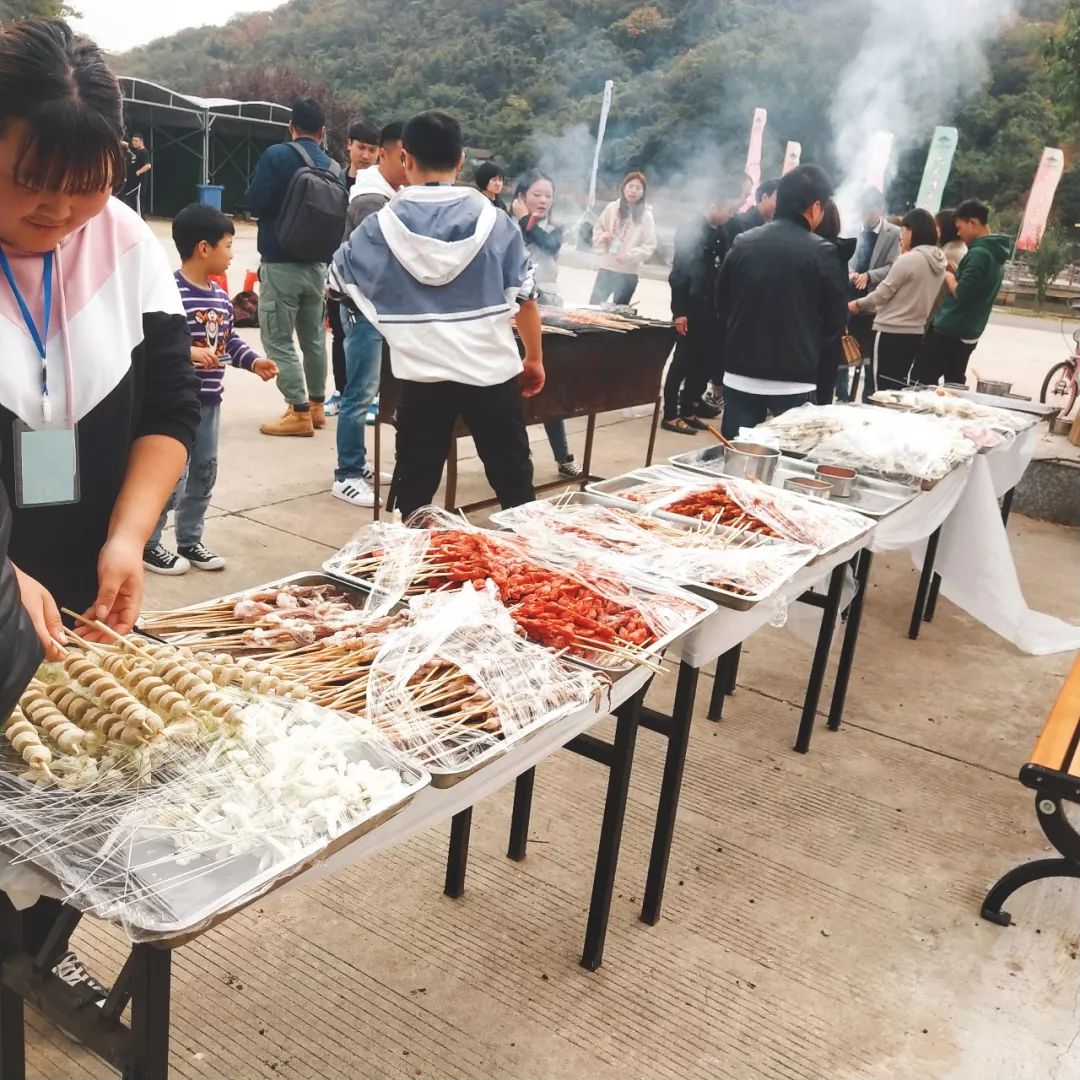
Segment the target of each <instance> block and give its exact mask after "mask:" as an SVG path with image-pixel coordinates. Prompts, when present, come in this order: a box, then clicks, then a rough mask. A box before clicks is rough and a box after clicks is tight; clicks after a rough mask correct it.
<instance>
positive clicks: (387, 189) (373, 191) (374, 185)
mask: <svg viewBox="0 0 1080 1080" xmlns="http://www.w3.org/2000/svg"><path fill="white" fill-rule="evenodd" d="M394 194H395V192H394V189H393V187H392V186H391V185H390V183H389V181H388V180H387V179H386V177H385V176H383V174H382V173H381V172H380V171H379V166H378V165H369V166H368V167H367V168H366V169H361V170H360V171H359V172H358V173H357V174H356V179H355V180H354V181H353V186H352V189H351V191H350V192H349V201H350V202H351V201H352V200H353V199H355V198H356V197H357V196H358V195H385V196H386V198H388V199H392V198H393V197H394Z"/></svg>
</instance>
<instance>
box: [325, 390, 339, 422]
mask: <svg viewBox="0 0 1080 1080" xmlns="http://www.w3.org/2000/svg"><path fill="white" fill-rule="evenodd" d="M340 408H341V395H340V394H339V393H338V392H337V391H336V390H335V391H334V392H333V393H332V394H331V395H330V396H329V397H328V398H327V399H326V401H325V403H324V404H323V413H324V414H325V415H326V416H337V414H338V410H339V409H340Z"/></svg>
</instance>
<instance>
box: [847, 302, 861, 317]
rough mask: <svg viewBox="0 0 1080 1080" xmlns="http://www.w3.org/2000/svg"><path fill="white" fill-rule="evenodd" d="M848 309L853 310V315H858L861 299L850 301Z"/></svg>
mask: <svg viewBox="0 0 1080 1080" xmlns="http://www.w3.org/2000/svg"><path fill="white" fill-rule="evenodd" d="M847 309H848V311H850V312H851V314H852V315H858V314H859V301H858V300H851V301H849V302H848V306H847Z"/></svg>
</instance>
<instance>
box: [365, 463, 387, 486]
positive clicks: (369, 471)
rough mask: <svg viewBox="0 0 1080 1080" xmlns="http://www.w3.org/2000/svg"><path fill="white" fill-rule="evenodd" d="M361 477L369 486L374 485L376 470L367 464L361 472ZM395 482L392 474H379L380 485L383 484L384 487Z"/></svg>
mask: <svg viewBox="0 0 1080 1080" xmlns="http://www.w3.org/2000/svg"><path fill="white" fill-rule="evenodd" d="M360 475H361V476H362V477H363V478H364V479H365V480H366V481H367V482H368V483H369V484H374V483H375V470H374V469H373V468H372V467H371V466H370V465H367V464H365V465H364V467H363V468H362V469H361V470H360ZM393 481H394V478H393V476H392V475H391V474H390V473H385V472H380V473H379V483H380V484H383V485H386V484H391V483H393Z"/></svg>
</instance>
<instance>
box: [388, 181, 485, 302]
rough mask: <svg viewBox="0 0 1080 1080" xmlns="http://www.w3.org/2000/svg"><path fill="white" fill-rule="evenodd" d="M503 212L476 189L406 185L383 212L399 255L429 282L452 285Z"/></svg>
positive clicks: (421, 279)
mask: <svg viewBox="0 0 1080 1080" xmlns="http://www.w3.org/2000/svg"><path fill="white" fill-rule="evenodd" d="M498 216H499V211H498V210H496V209H495V207H494V206H492V204H491V203H490V202H489V201H488V200H487V199H486V198H485V197H484V196H483V195H482V194H481V193H480V192H479V191H477V190H476V189H475V188H468V187H457V186H455V185H452V184H438V185H431V186H428V185H425V186H423V187H407V188H402V189H401V191H399V192H398V193H397V194H396V195H395V196H394V197H393V198H392V199H391V200H390V201H389V202H388V203H387V204H386V205H385V206H384V207H383V208H382V209H381V210H380V211H379V213H378V220H379V227H380V229H381V230H382V234H383V238H384V239H385V241H386V246H387V247H388V248H389V249H390V251H391V253H392V254H393V255H394V258H396V259H397V260H398V262H399V263H400V264H401V266H402V267H403V268H404V269H405V270H406V271H407V272H408V273H409V274H410V275H411V276H412V277H413V278H415V279H416V280H417V281H419V282H420V283H421V284H423V285H446V284H448V283H449V282H451V281H453V280H454V279H455V278H457V277H458V276H459V275H460V274H461V272H462V271H463V270H464V269H465V268H466V267H467V266H469V264H470V263H471V262H472V261H473V259H475V258H476V256H477V254H479V252H480V250H481V248H483V246H484V244H485V242H486V241H487V238H488V237H489V236H490V235H491V230H492V229H493V228H494V227H495V222H496V221H497V220H498Z"/></svg>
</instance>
